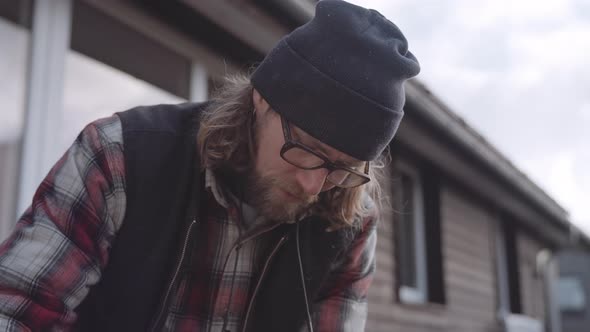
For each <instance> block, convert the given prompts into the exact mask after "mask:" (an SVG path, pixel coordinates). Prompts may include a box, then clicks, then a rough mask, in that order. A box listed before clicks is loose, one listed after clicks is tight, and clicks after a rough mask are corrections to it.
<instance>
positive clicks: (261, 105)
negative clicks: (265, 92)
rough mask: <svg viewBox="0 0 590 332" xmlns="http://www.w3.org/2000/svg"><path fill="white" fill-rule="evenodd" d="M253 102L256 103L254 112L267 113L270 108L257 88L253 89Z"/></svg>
mask: <svg viewBox="0 0 590 332" xmlns="http://www.w3.org/2000/svg"><path fill="white" fill-rule="evenodd" d="M252 102H253V104H254V112H262V114H264V113H266V112H267V111H268V110H269V109H270V105H269V104H268V103H267V102H266V100H265V99H264V98H262V96H261V95H260V93H259V92H258V91H257V90H256V89H252Z"/></svg>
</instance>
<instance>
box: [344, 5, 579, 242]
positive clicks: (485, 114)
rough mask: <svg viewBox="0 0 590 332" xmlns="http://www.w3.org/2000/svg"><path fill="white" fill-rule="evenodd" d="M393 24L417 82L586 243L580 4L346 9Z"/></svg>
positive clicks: (395, 6) (369, 6)
mask: <svg viewBox="0 0 590 332" xmlns="http://www.w3.org/2000/svg"><path fill="white" fill-rule="evenodd" d="M351 2H353V3H356V4H359V5H362V6H364V7H368V8H374V9H377V10H378V11H380V12H381V13H382V14H383V15H385V16H386V17H388V18H389V19H390V20H391V21H393V22H394V23H396V24H397V25H398V26H399V27H400V29H401V30H402V31H403V32H404V34H405V35H406V37H407V38H408V40H409V42H410V50H412V52H413V53H414V54H415V55H416V56H417V57H418V59H419V60H420V63H421V65H422V72H421V74H420V76H419V79H420V80H421V81H422V82H424V83H425V84H426V85H427V86H428V87H429V89H430V90H432V92H433V93H434V94H436V95H437V96H438V97H439V98H440V99H442V100H443V101H444V102H445V103H446V104H447V105H448V106H450V108H451V109H452V110H453V111H455V112H456V113H457V114H458V115H460V116H461V117H463V118H464V119H465V120H466V121H467V123H469V124H470V125H471V126H472V127H474V128H475V129H476V130H478V131H479V132H480V133H481V134H482V135H483V136H484V137H485V138H486V139H487V140H488V141H490V142H491V143H492V144H493V145H495V146H496V147H497V148H498V149H499V150H500V151H501V152H502V153H503V154H504V155H505V156H506V157H508V159H510V160H511V161H512V162H513V163H514V164H516V166H517V167H518V168H519V169H520V170H522V171H523V172H525V173H526V174H527V175H528V176H529V177H530V178H531V179H532V180H533V181H534V182H535V183H537V184H538V185H539V186H540V187H541V188H543V189H544V190H545V191H546V192H547V193H548V194H549V195H550V196H552V197H553V198H554V199H555V200H556V201H557V202H558V203H559V204H560V205H562V206H563V207H564V208H566V209H567V210H568V211H569V213H570V217H571V221H572V222H573V223H574V224H576V225H578V226H579V227H580V228H582V229H583V230H584V231H585V232H586V234H590V1H589V0H476V1H473V0H430V1H429V0H395V1H394V0H352V1H351Z"/></svg>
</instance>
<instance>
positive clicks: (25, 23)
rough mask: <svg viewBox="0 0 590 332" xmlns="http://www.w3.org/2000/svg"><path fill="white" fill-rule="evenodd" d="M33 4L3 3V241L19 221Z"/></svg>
mask: <svg viewBox="0 0 590 332" xmlns="http://www.w3.org/2000/svg"><path fill="white" fill-rule="evenodd" d="M30 20H31V1H2V2H0V45H3V46H5V47H2V51H0V73H2V79H1V80H0V105H2V107H1V108H0V241H2V240H3V239H4V238H5V237H6V236H7V235H8V234H9V232H10V230H11V229H12V227H13V226H14V223H15V220H16V196H17V195H16V192H17V186H18V176H19V168H20V151H21V142H22V137H23V126H24V118H25V95H26V75H27V74H26V73H27V59H28V53H29V47H28V45H29V40H30V35H31V34H30Z"/></svg>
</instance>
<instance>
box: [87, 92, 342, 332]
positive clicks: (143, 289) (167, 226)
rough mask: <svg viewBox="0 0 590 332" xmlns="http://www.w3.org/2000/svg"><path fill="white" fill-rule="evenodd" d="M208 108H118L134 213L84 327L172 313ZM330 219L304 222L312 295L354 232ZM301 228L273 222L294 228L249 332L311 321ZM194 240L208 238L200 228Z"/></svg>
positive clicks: (93, 293) (127, 327) (146, 323)
mask: <svg viewBox="0 0 590 332" xmlns="http://www.w3.org/2000/svg"><path fill="white" fill-rule="evenodd" d="M203 107H204V104H190V103H188V104H181V105H157V106H149V107H138V108H134V109H132V110H129V111H126V112H121V113H118V115H119V117H120V119H121V123H122V127H123V140H124V155H125V173H126V175H125V179H126V180H125V181H126V183H125V186H126V197H127V208H126V214H125V219H124V222H123V225H122V226H121V229H120V230H119V232H118V234H117V238H116V240H115V241H114V243H113V247H112V248H111V250H110V257H109V262H108V265H107V267H106V268H105V269H104V271H103V274H102V277H101V280H100V282H99V283H98V284H97V285H95V286H94V287H92V288H91V290H90V293H89V295H88V296H87V298H86V299H85V300H84V301H83V302H82V304H81V305H80V306H79V307H78V309H77V310H76V311H77V313H78V314H79V318H78V321H77V324H76V330H78V331H101V332H104V331H109V332H110V331H125V332H133V331H149V330H150V329H153V328H154V326H153V324H154V317H155V316H156V315H157V314H156V313H157V312H159V311H161V310H164V313H165V314H166V313H167V311H166V310H167V303H163V300H164V299H163V297H164V296H163V294H164V293H165V291H166V288H167V286H168V284H169V282H170V280H171V277H172V273H173V269H174V267H175V266H176V264H177V263H178V260H179V256H180V250H181V248H180V246H181V245H182V244H183V239H184V238H185V237H186V235H187V230H188V229H189V228H188V225H189V223H190V222H191V221H192V219H193V218H194V217H195V214H197V215H198V213H199V211H198V210H199V209H198V205H197V209H195V202H199V201H200V199H201V198H202V196H203V195H202V194H201V192H202V191H203V188H202V186H203V183H202V182H203V180H202V178H201V176H200V172H199V156H198V153H197V149H196V144H195V143H196V138H195V134H196V132H195V128H198V123H199V122H198V120H199V114H200V111H201V110H202V109H203ZM326 225H327V224H326V222H325V221H324V220H322V219H320V218H316V217H310V218H307V219H305V220H302V221H300V222H299V232H300V234H299V236H300V250H301V256H302V258H303V270H304V271H305V280H306V289H307V293H308V298H309V299H310V302H313V299H314V298H315V296H316V294H317V292H318V290H319V289H320V287H321V286H322V282H323V281H324V280H325V278H326V277H327V276H328V273H329V267H330V265H331V263H332V262H333V261H334V259H336V257H338V255H341V254H344V253H345V250H346V249H347V248H348V245H349V243H350V241H351V239H352V238H353V235H352V233H351V231H350V229H347V230H342V231H336V232H325V231H324V229H325V227H326ZM296 229H297V228H296V227H295V226H294V225H282V226H280V227H278V228H277V229H275V230H273V232H280V233H284V235H286V236H287V241H286V242H285V243H284V244H283V246H282V247H281V248H280V249H279V251H278V252H277V253H276V255H275V256H274V258H273V260H272V264H271V266H270V268H269V269H268V272H267V273H266V274H265V277H264V279H263V282H262V284H261V288H260V291H259V292H258V294H257V296H256V299H255V302H254V303H255V304H254V307H253V308H254V311H253V314H252V317H251V318H250V320H249V323H248V330H249V331H298V330H299V328H300V327H301V326H302V324H303V323H304V320H305V317H306V314H305V301H304V295H303V287H302V285H301V280H300V273H299V267H298V264H297V247H296V243H295V232H296ZM193 239H196V240H198V234H194V236H193ZM194 254H195V255H198V254H199V253H198V252H197V253H194ZM310 305H312V303H310ZM164 319H165V318H164ZM158 329H159V327H157V328H156V330H158Z"/></svg>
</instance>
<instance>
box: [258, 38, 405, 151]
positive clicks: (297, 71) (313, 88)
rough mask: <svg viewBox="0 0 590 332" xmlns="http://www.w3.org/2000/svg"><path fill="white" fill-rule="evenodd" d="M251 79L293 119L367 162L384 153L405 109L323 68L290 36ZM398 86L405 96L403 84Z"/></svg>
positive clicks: (322, 139)
mask: <svg viewBox="0 0 590 332" xmlns="http://www.w3.org/2000/svg"><path fill="white" fill-rule="evenodd" d="M328 56H329V55H328ZM343 70H347V68H343ZM366 79H370V78H369V77H367V78H366ZM251 81H252V85H253V86H254V88H255V89H256V90H257V91H258V92H259V93H260V95H261V96H262V97H263V98H264V99H265V100H266V101H267V102H268V103H269V104H270V106H271V107H272V108H273V109H274V110H275V111H276V112H277V113H279V114H281V115H282V116H284V117H285V118H286V119H287V120H288V121H289V122H291V123H293V124H294V125H295V126H297V127H299V128H301V129H302V130H304V131H305V132H306V133H308V134H309V135H311V136H313V137H314V138H316V139H318V140H320V141H321V142H322V143H325V144H328V145H329V146H331V147H333V148H335V149H337V150H339V151H341V152H344V153H346V154H348V155H350V156H351V157H354V158H356V159H359V160H363V161H370V160H374V159H375V158H377V157H378V156H379V155H380V154H381V152H383V150H384V149H385V148H386V146H387V145H388V144H389V142H390V141H391V139H392V138H393V136H394V135H395V132H396V131H397V128H398V126H399V123H400V121H401V118H402V117H403V114H404V112H403V110H402V109H399V110H397V109H391V108H388V107H385V106H383V105H381V104H379V103H377V102H375V101H374V100H371V99H369V98H367V97H365V96H363V95H361V94H360V93H358V92H356V91H354V90H352V89H350V88H348V87H346V86H345V85H343V84H341V83H340V82H338V81H336V80H334V79H332V78H331V77H329V76H327V75H326V74H324V73H322V72H321V71H320V70H318V69H317V68H316V67H314V66H313V65H312V64H311V63H309V62H308V61H307V60H306V59H305V58H303V57H302V56H301V55H299V54H298V53H297V52H296V51H295V50H293V49H292V48H291V47H290V46H289V44H288V43H287V41H286V40H285V38H283V39H282V40H281V41H279V43H278V44H277V45H276V47H275V48H273V49H272V50H271V52H270V53H269V54H268V55H267V56H266V58H265V59H264V61H263V62H262V63H261V64H260V66H258V68H257V69H256V71H255V72H254V74H253V75H252V78H251ZM398 88H399V89H402V90H401V92H402V93H401V97H402V98H403V97H404V94H403V84H402V85H401V86H399V87H398ZM401 105H403V101H402V102H401Z"/></svg>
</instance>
